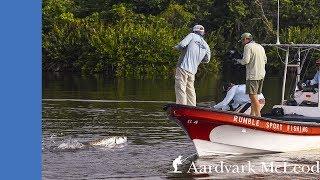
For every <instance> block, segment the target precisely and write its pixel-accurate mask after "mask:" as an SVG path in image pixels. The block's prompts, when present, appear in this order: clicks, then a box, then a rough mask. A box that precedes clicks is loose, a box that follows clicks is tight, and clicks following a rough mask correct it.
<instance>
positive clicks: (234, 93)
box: [213, 83, 265, 114]
mask: <svg viewBox="0 0 320 180" xmlns="http://www.w3.org/2000/svg"><path fill="white" fill-rule="evenodd" d="M223 91H224V92H227V94H226V97H225V98H224V99H223V101H221V102H220V103H218V104H216V105H214V106H213V108H214V109H221V110H223V111H228V110H232V111H235V112H240V113H244V114H249V113H250V109H251V108H250V103H251V101H250V98H249V95H248V94H246V85H245V84H239V85H235V84H233V83H227V84H225V85H224V86H223ZM258 100H259V104H260V107H261V109H262V107H263V106H264V104H265V99H264V96H263V94H262V93H261V94H258ZM231 102H232V103H231ZM230 103H231V104H230Z"/></svg>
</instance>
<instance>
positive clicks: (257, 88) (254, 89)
mask: <svg viewBox="0 0 320 180" xmlns="http://www.w3.org/2000/svg"><path fill="white" fill-rule="evenodd" d="M262 87H263V79H261V80H247V81H246V94H261V93H262Z"/></svg>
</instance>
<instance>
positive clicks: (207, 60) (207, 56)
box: [202, 43, 211, 63]
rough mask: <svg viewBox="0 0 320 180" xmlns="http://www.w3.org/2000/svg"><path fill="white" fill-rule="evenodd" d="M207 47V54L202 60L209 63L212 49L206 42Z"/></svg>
mask: <svg viewBox="0 0 320 180" xmlns="http://www.w3.org/2000/svg"><path fill="white" fill-rule="evenodd" d="M205 47H206V55H205V56H204V58H203V60H202V62H203V63H209V62H210V59H211V51H210V47H209V45H208V44H207V43H205Z"/></svg>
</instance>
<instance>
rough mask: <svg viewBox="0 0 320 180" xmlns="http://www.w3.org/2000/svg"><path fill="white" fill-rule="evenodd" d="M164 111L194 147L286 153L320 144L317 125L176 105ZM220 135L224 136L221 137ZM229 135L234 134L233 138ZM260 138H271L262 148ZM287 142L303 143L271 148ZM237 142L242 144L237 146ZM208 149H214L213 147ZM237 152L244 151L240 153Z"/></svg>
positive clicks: (170, 105) (168, 106) (171, 105)
mask: <svg viewBox="0 0 320 180" xmlns="http://www.w3.org/2000/svg"><path fill="white" fill-rule="evenodd" d="M165 110H166V111H167V113H168V116H169V118H170V119H172V120H174V121H176V122H177V124H179V125H180V126H181V127H182V128H183V129H184V130H185V132H186V133H187V134H188V136H189V137H190V139H191V140H193V142H195V145H196V142H200V141H201V142H203V143H208V142H211V143H215V145H216V144H217V143H218V144H219V147H220V146H222V145H223V146H228V148H230V147H231V146H232V147H245V148H248V149H259V150H261V151H273V152H282V151H287V149H288V150H290V149H292V150H303V147H300V146H306V147H307V148H308V149H310V148H311V149H314V148H318V147H316V146H318V145H316V144H317V143H318V144H319V145H320V125H319V124H318V123H305V122H294V121H282V120H277V119H270V118H264V117H261V118H259V117H253V116H249V115H246V114H240V113H233V112H226V111H219V110H212V109H207V108H199V107H192V106H185V105H178V104H168V105H166V106H165ZM221 134H224V135H223V136H222V137H220V135H221ZM231 134H232V135H233V136H232V137H231ZM250 137H252V139H254V142H252V143H251V142H247V141H244V140H243V139H247V140H248V138H250ZM255 138H256V139H255ZM259 139H261V141H263V140H266V141H268V139H270V142H269V145H266V146H265V147H264V145H263V144H262V143H261V142H259ZM273 139H276V140H273ZM277 139H278V142H277ZM286 139H287V140H291V141H299V143H300V142H301V141H302V142H303V143H300V144H298V145H297V146H291V145H287V146H286V145H284V146H283V147H282V148H281V147H279V148H277V147H276V146H273V145H270V144H273V142H276V143H278V146H282V145H281V144H283V143H285V141H286ZM236 141H237V142H242V141H243V142H242V143H237V142H236ZM206 146H207V145H205V146H203V147H202V148H205V147H206ZM229 146H230V147H229ZM196 148H197V146H196ZM211 148H214V147H213V146H212V147H211ZM231 149H232V148H231ZM202 150H203V149H202ZM212 151H214V150H212ZM240 152H247V151H242V150H241V151H240ZM248 152H249V151H248ZM250 152H251V151H250ZM254 152H255V151H254ZM231 153H232V152H231ZM236 154H237V153H236Z"/></svg>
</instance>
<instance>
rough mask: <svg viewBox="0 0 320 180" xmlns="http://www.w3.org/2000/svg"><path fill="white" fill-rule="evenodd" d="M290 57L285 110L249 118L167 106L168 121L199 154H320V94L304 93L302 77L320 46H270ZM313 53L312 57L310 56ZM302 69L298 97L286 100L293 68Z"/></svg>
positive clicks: (315, 90) (280, 107) (277, 107)
mask: <svg viewBox="0 0 320 180" xmlns="http://www.w3.org/2000/svg"><path fill="white" fill-rule="evenodd" d="M264 46H273V47H276V48H279V49H281V50H284V51H285V52H286V58H285V62H284V65H285V68H284V74H283V75H284V76H283V86H282V99H281V104H280V105H275V106H273V108H272V110H271V112H270V113H266V114H264V115H263V116H262V117H255V116H250V115H248V114H244V113H239V112H232V111H221V110H215V109H212V108H208V107H194V106H187V105H180V104H167V105H166V106H165V107H164V110H166V111H167V113H168V117H169V118H170V119H171V120H173V121H175V122H176V123H177V124H178V125H179V126H181V127H182V128H183V130H184V131H185V133H186V134H187V135H188V136H189V138H190V139H191V140H192V141H193V143H194V145H195V148H196V150H197V153H198V155H199V156H200V157H201V156H211V155H216V154H247V153H274V152H288V151H302V150H311V149H320V103H319V101H320V98H319V92H318V91H319V89H320V87H319V86H320V84H318V87H317V88H313V89H310V88H309V90H306V89H304V88H298V82H300V73H301V69H302V68H303V65H304V64H305V61H306V59H307V55H305V56H304V58H301V57H300V56H301V52H305V53H308V52H309V51H310V49H315V50H319V51H320V45H319V44H264ZM292 49H294V50H295V51H297V54H298V58H297V60H296V61H295V62H294V63H295V64H290V63H289V52H290V51H293V50H292ZM307 51H308V52H307ZM288 67H293V68H296V71H297V77H296V86H297V88H295V91H294V93H293V96H292V98H291V99H289V100H285V89H286V79H287V68H288Z"/></svg>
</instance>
